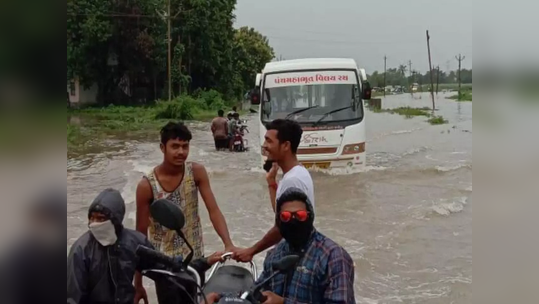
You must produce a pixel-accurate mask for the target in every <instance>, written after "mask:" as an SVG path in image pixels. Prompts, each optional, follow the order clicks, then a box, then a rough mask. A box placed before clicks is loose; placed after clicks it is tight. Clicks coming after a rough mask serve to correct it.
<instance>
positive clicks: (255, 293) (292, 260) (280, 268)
mask: <svg viewBox="0 0 539 304" xmlns="http://www.w3.org/2000/svg"><path fill="white" fill-rule="evenodd" d="M300 259H301V257H300V256H299V255H287V256H285V257H283V258H282V259H280V260H278V261H277V262H275V263H273V264H272V265H271V268H272V269H273V273H272V274H271V275H270V276H269V277H268V278H266V279H265V280H264V281H262V282H261V283H258V284H257V285H255V286H253V288H252V289H251V292H245V293H243V295H242V296H241V299H246V298H247V297H254V298H255V299H257V300H258V301H260V302H263V301H261V300H260V297H262V294H261V293H260V290H262V288H263V287H264V286H265V285H266V284H267V283H268V282H269V281H270V280H271V279H272V278H273V277H275V276H276V275H278V274H280V273H283V272H287V271H289V270H292V269H293V268H294V267H295V266H296V264H297V263H298V262H299V260H300Z"/></svg>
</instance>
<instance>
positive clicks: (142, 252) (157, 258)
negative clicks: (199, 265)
mask: <svg viewBox="0 0 539 304" xmlns="http://www.w3.org/2000/svg"><path fill="white" fill-rule="evenodd" d="M136 254H137V255H138V256H140V257H142V258H145V259H149V260H151V261H154V262H157V263H161V264H163V265H164V266H165V267H169V268H177V267H178V264H177V263H176V262H175V261H174V259H173V258H171V257H169V256H167V255H165V254H163V253H161V252H159V251H156V250H153V249H151V248H148V247H146V246H142V245H139V246H138V247H137V251H136Z"/></svg>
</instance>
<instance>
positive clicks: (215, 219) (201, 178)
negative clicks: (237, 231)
mask: <svg viewBox="0 0 539 304" xmlns="http://www.w3.org/2000/svg"><path fill="white" fill-rule="evenodd" d="M193 174H194V177H195V182H196V183H197V186H198V191H200V195H201V196H202V199H203V200H204V204H206V209H208V213H209V215H210V220H211V223H212V225H213V228H214V229H215V232H217V234H218V235H219V237H221V240H222V241H223V244H224V245H225V248H227V249H230V248H231V247H234V244H233V243H232V240H230V235H229V233H228V227H227V225H226V220H225V217H224V216H223V213H222V212H221V209H219V206H218V205H217V201H216V200H215V196H214V195H213V192H212V190H211V185H210V178H209V177H208V172H206V168H204V166H202V165H200V164H197V163H193Z"/></svg>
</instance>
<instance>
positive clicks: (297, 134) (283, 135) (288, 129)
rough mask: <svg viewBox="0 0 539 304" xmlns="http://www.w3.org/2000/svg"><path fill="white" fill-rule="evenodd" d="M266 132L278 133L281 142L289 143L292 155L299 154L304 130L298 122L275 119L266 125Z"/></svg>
mask: <svg viewBox="0 0 539 304" xmlns="http://www.w3.org/2000/svg"><path fill="white" fill-rule="evenodd" d="M266 130H275V131H277V139H278V140H279V142H280V143H284V142H287V141H289V142H290V149H291V150H292V153H293V154H296V153H297V152H298V147H299V143H300V141H301V135H302V134H303V130H302V129H301V126H300V125H299V124H298V123H297V122H296V121H294V120H290V119H275V120H273V121H271V122H269V123H268V124H266Z"/></svg>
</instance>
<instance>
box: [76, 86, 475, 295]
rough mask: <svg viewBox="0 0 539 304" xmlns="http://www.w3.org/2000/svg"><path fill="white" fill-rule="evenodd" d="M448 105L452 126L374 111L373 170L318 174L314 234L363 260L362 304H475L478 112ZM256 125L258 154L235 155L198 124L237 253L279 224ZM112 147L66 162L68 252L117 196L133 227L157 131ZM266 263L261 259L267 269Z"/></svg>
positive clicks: (370, 134)
mask: <svg viewBox="0 0 539 304" xmlns="http://www.w3.org/2000/svg"><path fill="white" fill-rule="evenodd" d="M443 97H444V95H442V94H440V95H439V97H438V100H437V107H438V108H439V110H438V111H437V115H442V116H444V117H445V118H446V119H448V120H449V124H445V125H439V126H431V125H429V124H428V123H427V122H426V118H425V117H416V118H411V119H406V118H404V117H403V116H399V115H393V114H387V113H382V114H375V113H372V112H370V111H367V113H366V121H367V140H368V142H367V146H366V149H367V170H366V171H365V172H359V173H353V174H350V173H349V172H329V173H328V172H313V173H312V174H313V179H314V182H315V192H316V194H315V195H316V201H317V215H316V217H317V219H316V222H315V225H316V227H317V228H318V230H319V231H321V232H322V233H323V234H325V235H327V236H329V237H331V238H332V239H334V240H335V241H337V242H338V243H340V244H341V245H342V246H343V247H345V248H346V249H347V250H348V252H349V253H350V254H351V256H352V257H353V259H354V261H355V263H356V281H355V287H356V299H357V302H358V303H368V304H370V303H444V304H449V303H472V103H458V102H454V101H451V100H447V99H444V98H443ZM430 105H431V101H430V98H429V96H428V95H427V94H415V97H414V98H413V99H412V98H411V97H410V95H396V96H388V97H387V98H386V99H385V100H383V107H384V108H393V107H400V106H411V107H425V106H427V107H429V106H430ZM247 119H248V120H249V121H248V125H249V129H250V132H251V133H249V134H248V135H247V138H248V140H249V144H250V146H251V150H250V151H249V152H247V153H236V154H232V153H228V152H220V153H218V152H215V151H214V146H213V140H212V138H211V134H210V131H209V125H208V124H207V123H190V124H189V127H190V129H191V130H192V132H193V135H194V140H193V142H192V145H191V147H192V148H191V152H190V159H191V160H192V161H198V162H201V163H202V164H204V165H205V166H206V168H207V170H208V172H209V173H210V178H211V183H212V188H213V191H214V193H215V195H216V197H217V201H218V203H219V205H220V207H221V209H222V211H223V213H224V215H225V217H226V219H227V222H228V226H229V229H230V233H231V237H232V239H233V241H234V243H235V244H236V245H237V246H250V245H252V244H253V243H254V242H256V241H257V240H259V239H260V238H261V237H262V236H263V235H264V233H265V232H267V230H268V229H269V228H270V227H271V223H272V219H273V215H272V211H271V207H270V204H269V196H268V193H267V187H266V184H265V179H264V176H265V175H264V172H263V171H262V170H261V168H259V164H260V147H258V146H259V145H258V144H257V143H258V124H257V120H256V116H251V117H247ZM106 146H107V148H106V150H103V149H102V150H101V151H96V150H95V149H94V151H91V152H89V153H87V154H84V155H79V156H76V157H72V158H69V159H68V161H67V171H68V172H67V190H68V209H67V210H68V231H67V238H68V240H67V244H68V247H69V245H70V244H72V243H73V242H74V240H75V239H76V238H77V237H78V236H79V235H80V234H82V233H83V232H84V231H85V230H86V225H87V224H86V223H87V208H88V206H89V204H90V202H91V200H92V199H93V198H94V197H95V195H97V193H99V192H100V191H101V190H103V189H104V188H106V187H114V188H117V189H119V190H121V191H122V193H123V195H124V198H125V199H126V202H128V203H129V205H128V216H127V218H126V225H127V226H128V227H133V226H134V210H135V206H134V203H133V201H134V196H135V187H136V185H137V183H138V181H139V180H140V178H141V176H142V174H143V173H146V172H148V171H149V170H151V169H152V168H153V167H154V166H156V165H158V164H159V163H160V161H161V160H162V154H161V152H160V150H159V145H158V134H155V139H154V140H153V141H149V140H140V139H139V140H137V139H118V140H110V142H107V143H106ZM201 203H202V200H201ZM201 216H202V222H203V225H204V233H205V243H206V250H207V251H206V253H207V254H209V253H211V252H213V251H215V250H221V249H222V247H221V242H220V240H219V238H218V236H217V235H216V233H215V232H214V230H213V228H212V226H211V223H210V221H209V219H208V214H207V212H206V210H205V208H204V207H201ZM263 258H264V254H260V255H259V256H257V257H256V262H257V264H258V265H259V267H261V266H262V261H263ZM146 281H148V280H146ZM151 303H156V302H155V301H152V302H151Z"/></svg>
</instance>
